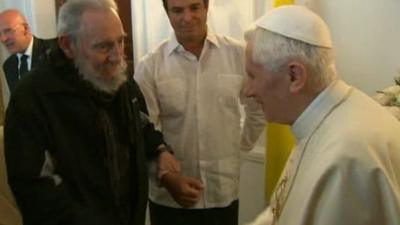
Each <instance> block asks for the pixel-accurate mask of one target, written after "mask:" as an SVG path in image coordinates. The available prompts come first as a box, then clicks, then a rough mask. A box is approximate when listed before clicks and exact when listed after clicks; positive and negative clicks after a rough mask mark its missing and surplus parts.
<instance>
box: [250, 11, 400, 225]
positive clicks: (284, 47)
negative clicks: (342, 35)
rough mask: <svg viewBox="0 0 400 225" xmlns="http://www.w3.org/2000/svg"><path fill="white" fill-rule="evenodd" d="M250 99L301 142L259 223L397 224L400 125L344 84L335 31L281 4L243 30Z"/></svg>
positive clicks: (399, 213)
mask: <svg viewBox="0 0 400 225" xmlns="http://www.w3.org/2000/svg"><path fill="white" fill-rule="evenodd" d="M246 40H247V47H246V67H247V71H248V74H249V77H250V79H249V83H248V86H247V88H246V95H247V96H251V97H254V98H255V99H256V100H257V101H258V102H259V103H260V104H261V105H262V107H263V110H264V115H265V117H266V120H267V121H270V122H277V123H282V124H288V125H290V126H291V129H292V132H293V133H294V135H295V137H296V144H297V145H296V147H295V149H294V151H293V152H292V154H291V156H290V157H289V160H288V163H287V165H286V168H285V170H284V172H283V173H282V176H281V179H280V182H279V183H278V185H277V187H276V189H275V192H274V194H273V197H272V199H271V204H270V206H269V207H268V208H267V209H266V210H265V211H264V212H263V213H262V214H261V215H260V216H259V217H258V218H257V219H256V220H255V221H254V222H253V223H251V224H252V225H270V224H284V225H316V224H318V225H366V224H368V225H377V224H379V225H398V224H400V187H399V184H400V138H399V131H400V123H399V122H398V121H397V120H396V118H394V117H393V116H392V115H391V114H389V112H387V111H386V110H385V109H384V108H383V107H381V106H380V105H378V103H376V102H375V101H374V100H372V99H371V98H370V97H368V96H367V95H366V94H364V93H362V92H361V91H359V90H357V89H356V88H354V87H351V86H349V85H348V84H346V83H345V82H344V81H342V80H340V79H339V78H338V75H337V74H336V69H335V63H334V57H333V54H332V51H333V47H332V42H331V37H330V34H329V29H328V27H327V26H326V24H325V23H324V22H323V21H322V19H321V18H320V17H319V16H317V15H316V14H314V13H313V12H311V11H310V10H308V9H306V8H305V7H303V6H283V7H280V8H276V9H273V10H271V11H269V12H267V13H266V14H265V15H264V16H262V17H261V18H260V19H259V20H258V21H257V22H256V23H255V26H254V27H253V28H251V29H250V30H249V31H248V32H247V33H246Z"/></svg>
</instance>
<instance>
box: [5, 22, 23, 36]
mask: <svg viewBox="0 0 400 225" xmlns="http://www.w3.org/2000/svg"><path fill="white" fill-rule="evenodd" d="M19 25H22V24H18V25H15V26H14V27H8V28H6V29H3V30H2V31H0V38H1V37H2V36H3V35H4V36H6V37H10V36H12V35H14V33H15V31H16V30H17V27H18V26H19Z"/></svg>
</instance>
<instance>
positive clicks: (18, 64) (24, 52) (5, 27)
mask: <svg viewBox="0 0 400 225" xmlns="http://www.w3.org/2000/svg"><path fill="white" fill-rule="evenodd" d="M0 41H1V43H3V45H4V47H5V48H6V49H7V50H8V52H9V53H10V54H11V55H10V56H9V57H8V58H7V59H6V61H5V62H4V64H3V70H4V74H5V77H6V80H7V84H8V88H9V89H10V92H12V91H13V89H14V87H15V85H16V83H17V82H18V81H19V80H20V79H21V78H22V76H23V75H24V74H25V73H26V72H27V71H29V70H31V69H32V68H34V67H35V65H36V64H37V62H38V61H39V59H40V56H41V55H42V54H43V53H44V52H46V50H47V49H49V48H50V47H51V46H53V45H55V44H56V41H55V39H50V40H42V39H39V38H36V37H34V36H33V35H32V33H31V30H30V28H29V25H28V23H27V20H26V18H25V17H24V16H23V15H22V14H21V12H19V11H18V10H15V9H9V10H5V11H3V12H1V13H0Z"/></svg>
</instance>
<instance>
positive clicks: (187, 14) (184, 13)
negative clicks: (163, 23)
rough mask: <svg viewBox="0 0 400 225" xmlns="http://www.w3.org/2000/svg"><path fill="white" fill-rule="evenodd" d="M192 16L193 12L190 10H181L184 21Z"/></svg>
mask: <svg viewBox="0 0 400 225" xmlns="http://www.w3.org/2000/svg"><path fill="white" fill-rule="evenodd" d="M192 17H193V13H192V12H191V11H190V10H184V11H183V20H184V21H190V20H191V19H192Z"/></svg>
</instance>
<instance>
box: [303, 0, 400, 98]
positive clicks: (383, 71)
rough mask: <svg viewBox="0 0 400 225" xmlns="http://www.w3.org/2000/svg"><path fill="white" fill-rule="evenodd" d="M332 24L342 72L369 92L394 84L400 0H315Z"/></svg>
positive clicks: (316, 7)
mask: <svg viewBox="0 0 400 225" xmlns="http://www.w3.org/2000/svg"><path fill="white" fill-rule="evenodd" d="M308 4H309V6H310V7H311V8H312V9H314V10H315V11H316V12H317V13H319V14H320V15H321V16H322V17H323V18H324V19H325V20H326V22H327V23H328V25H329V27H330V28H331V32H332V36H333V42H334V45H335V47H336V55H337V67H338V70H339V72H340V75H342V77H343V78H344V79H345V80H346V81H347V82H349V83H350V84H352V85H354V86H356V87H358V88H360V89H362V90H363V91H365V92H367V93H368V94H370V95H371V94H374V93H375V91H376V90H380V89H383V88H384V87H386V86H389V85H392V84H394V82H393V77H394V76H397V75H399V74H398V70H399V69H400V44H399V40H400V13H399V12H400V1H399V0H378V1H377V0H334V1H333V0H312V1H309V2H308Z"/></svg>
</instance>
